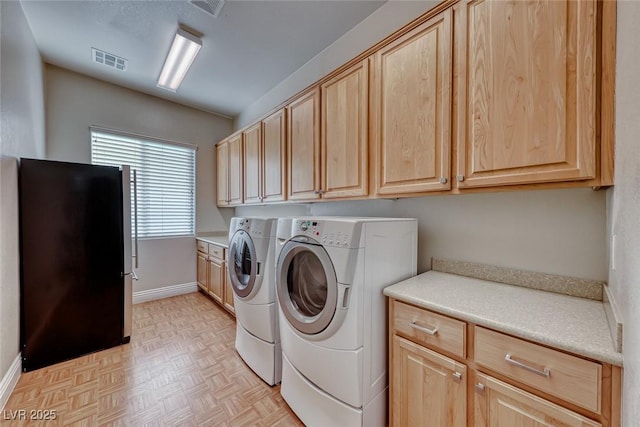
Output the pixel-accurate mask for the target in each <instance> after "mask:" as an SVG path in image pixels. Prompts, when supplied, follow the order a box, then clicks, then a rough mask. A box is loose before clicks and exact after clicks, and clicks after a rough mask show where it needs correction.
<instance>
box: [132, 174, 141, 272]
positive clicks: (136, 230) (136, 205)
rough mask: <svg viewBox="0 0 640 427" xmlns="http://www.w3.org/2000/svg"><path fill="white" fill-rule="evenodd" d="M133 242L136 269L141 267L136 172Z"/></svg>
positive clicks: (135, 175) (136, 177)
mask: <svg viewBox="0 0 640 427" xmlns="http://www.w3.org/2000/svg"><path fill="white" fill-rule="evenodd" d="M133 239H134V240H133V242H134V249H135V255H134V256H133V257H134V258H135V260H136V263H135V268H138V267H139V260H140V257H139V252H138V174H137V173H136V170H135V169H134V170H133ZM133 278H134V280H138V278H137V277H136V276H135V274H134V275H133Z"/></svg>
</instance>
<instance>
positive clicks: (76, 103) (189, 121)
mask: <svg viewBox="0 0 640 427" xmlns="http://www.w3.org/2000/svg"><path fill="white" fill-rule="evenodd" d="M45 77H46V95H47V97H46V113H47V158H48V159H51V160H64V161H71V162H81V163H89V162H90V161H91V145H90V138H89V126H91V125H100V126H104V127H106V128H111V129H116V130H122V131H126V132H132V133H138V134H142V135H149V136H154V137H158V138H164V139H169V140H173V141H181V142H186V143H189V144H193V145H197V146H198V152H197V154H196V170H197V176H196V187H197V193H196V204H197V207H196V210H197V212H196V230H197V231H198V232H204V231H219V230H227V229H228V224H229V219H230V218H229V217H230V215H231V212H232V211H231V210H229V209H226V210H218V208H217V207H216V198H215V186H214V183H215V159H214V153H215V149H214V145H215V143H217V142H218V141H219V140H221V139H222V138H224V137H225V136H227V135H229V133H231V121H230V120H229V119H226V118H223V117H220V116H216V115H213V114H209V113H206V112H203V111H200V110H196V109H193V108H189V107H185V106H182V105H178V104H175V103H172V102H169V101H166V100H163V99H160V98H155V97H152V96H149V95H145V94H142V93H139V92H135V91H132V90H130V89H125V88H123V87H120V86H116V85H113V84H111V83H106V82H103V81H99V80H96V79H93V78H90V77H87V76H84V75H80V74H77V73H74V72H72V71H69V70H65V69H62V68H59V67H56V66H53V65H49V64H48V65H47V66H46V75H45ZM195 251H196V250H195V244H194V240H193V239H192V238H186V239H185V238H173V239H152V240H148V241H144V242H142V243H141V245H140V262H141V265H140V269H139V271H138V272H139V277H140V281H138V282H134V292H137V291H142V290H149V289H153V288H157V287H162V286H166V285H177V284H182V283H189V282H195V280H196V267H195V260H196V252H195Z"/></svg>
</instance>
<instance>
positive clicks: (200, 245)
mask: <svg viewBox="0 0 640 427" xmlns="http://www.w3.org/2000/svg"><path fill="white" fill-rule="evenodd" d="M196 243H197V244H198V251H200V252H204V253H205V254H206V253H208V252H209V245H208V244H207V243H205V242H203V241H202V240H196Z"/></svg>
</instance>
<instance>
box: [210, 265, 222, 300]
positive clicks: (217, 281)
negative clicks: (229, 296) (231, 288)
mask: <svg viewBox="0 0 640 427" xmlns="http://www.w3.org/2000/svg"><path fill="white" fill-rule="evenodd" d="M223 281H224V276H223V275H222V261H220V260H217V259H215V258H209V295H211V297H212V298H213V299H214V300H215V301H216V302H217V303H218V304H222V293H223V291H224V283H223Z"/></svg>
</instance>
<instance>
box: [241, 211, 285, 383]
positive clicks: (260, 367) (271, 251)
mask: <svg viewBox="0 0 640 427" xmlns="http://www.w3.org/2000/svg"><path fill="white" fill-rule="evenodd" d="M276 225H277V220H276V219H274V218H233V219H232V220H231V227H230V229H229V253H228V267H229V278H230V280H231V287H232V288H233V293H234V299H233V301H234V305H235V312H236V350H237V351H238V354H240V356H241V357H242V359H243V360H244V361H245V363H246V364H247V365H249V367H250V368H251V369H252V370H253V371H254V372H255V373H256V374H258V376H260V378H262V379H263V380H264V381H265V382H266V383H267V384H269V385H275V384H277V383H279V382H280V379H281V373H282V351H281V349H280V334H279V328H278V313H277V302H276V293H275V277H274V274H275V258H274V257H275V232H276Z"/></svg>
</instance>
